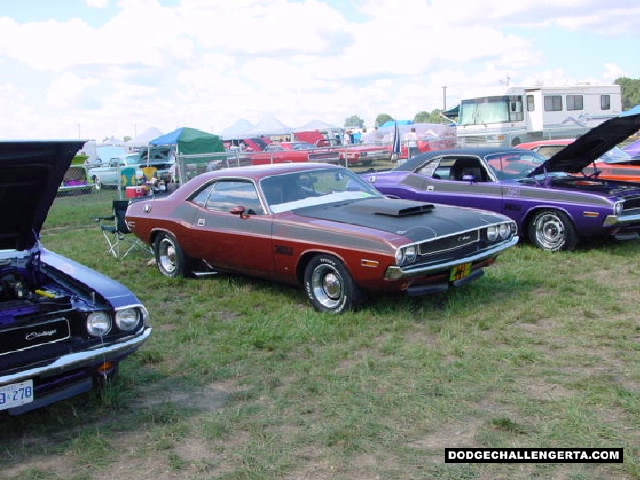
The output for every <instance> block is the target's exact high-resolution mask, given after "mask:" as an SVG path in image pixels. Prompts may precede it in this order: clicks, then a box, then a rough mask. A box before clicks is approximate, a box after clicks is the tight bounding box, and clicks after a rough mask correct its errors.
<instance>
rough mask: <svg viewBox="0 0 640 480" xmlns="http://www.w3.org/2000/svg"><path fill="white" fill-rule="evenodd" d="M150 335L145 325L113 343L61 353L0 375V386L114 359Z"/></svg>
mask: <svg viewBox="0 0 640 480" xmlns="http://www.w3.org/2000/svg"><path fill="white" fill-rule="evenodd" d="M150 335H151V327H147V328H145V329H144V330H143V331H142V334H140V335H138V336H136V337H133V338H130V339H128V340H125V341H123V342H121V343H115V344H113V345H107V346H101V347H98V348H95V349H92V350H85V351H82V352H78V353H70V354H69V355H63V356H61V357H60V358H58V359H57V360H55V361H54V362H51V363H50V364H48V365H45V366H42V367H36V368H30V369H29V370H23V371H21V372H18V373H13V374H11V375H3V376H0V386H2V385H6V384H9V383H16V382H21V381H23V380H27V379H29V378H37V377H47V376H51V375H56V374H58V373H62V372H64V371H66V370H72V369H76V368H82V367H87V366H91V365H95V364H96V363H98V362H106V361H109V360H115V359H117V358H119V357H122V356H123V355H126V354H130V353H133V352H135V351H136V350H137V349H138V348H139V347H140V346H141V345H142V344H143V343H144V342H145V341H146V340H147V339H148V338H149V336H150Z"/></svg>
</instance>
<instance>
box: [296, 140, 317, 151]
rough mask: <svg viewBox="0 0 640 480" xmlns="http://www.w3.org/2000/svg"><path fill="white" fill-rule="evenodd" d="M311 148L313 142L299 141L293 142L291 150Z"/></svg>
mask: <svg viewBox="0 0 640 480" xmlns="http://www.w3.org/2000/svg"><path fill="white" fill-rule="evenodd" d="M312 148H313V143H307V142H300V143H294V144H293V150H310V149H312Z"/></svg>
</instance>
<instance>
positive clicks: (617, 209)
mask: <svg viewBox="0 0 640 480" xmlns="http://www.w3.org/2000/svg"><path fill="white" fill-rule="evenodd" d="M622 205H623V202H616V203H615V205H614V206H613V213H614V214H615V215H620V214H621V213H622Z"/></svg>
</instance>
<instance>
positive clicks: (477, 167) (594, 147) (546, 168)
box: [363, 115, 640, 251]
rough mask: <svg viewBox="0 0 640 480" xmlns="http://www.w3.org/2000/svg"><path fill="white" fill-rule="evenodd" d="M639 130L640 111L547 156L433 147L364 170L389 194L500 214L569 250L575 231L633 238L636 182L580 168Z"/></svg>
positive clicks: (531, 236) (542, 242)
mask: <svg viewBox="0 0 640 480" xmlns="http://www.w3.org/2000/svg"><path fill="white" fill-rule="evenodd" d="M638 129H640V115H629V116H620V117H617V118H613V119H610V120H607V121H606V122H604V123H602V124H601V125H599V126H597V127H595V128H593V129H592V130H590V131H589V132H587V133H586V134H584V135H583V136H581V137H580V138H578V139H577V140H576V141H575V142H573V143H572V144H570V145H569V146H567V147H566V148H564V149H562V150H561V151H560V152H558V153H557V154H555V155H554V156H552V157H551V158H549V159H545V158H544V157H542V156H541V155H538V154H537V153H535V152H532V151H526V150H522V149H515V148H513V149H512V148H499V147H496V148H475V149H472V148H466V149H457V150H436V151H430V152H426V153H424V154H421V155H417V156H416V157H414V158H412V159H411V160H409V161H408V162H406V163H403V164H401V165H398V166H397V167H395V168H394V169H393V170H391V171H387V172H371V173H367V174H365V175H363V176H364V178H365V179H367V180H368V181H369V182H371V183H372V184H373V185H375V187H376V188H377V189H378V190H379V191H380V192H382V193H384V194H385V195H387V196H390V197H397V198H405V199H412V200H420V201H428V202H434V203H444V204H449V205H457V206H463V207H475V208H482V209H485V210H493V211H496V212H500V213H503V214H505V215H507V216H509V217H511V218H512V219H513V220H515V221H516V222H517V224H518V231H519V232H521V234H520V237H521V238H525V239H528V240H529V241H530V242H531V243H532V244H534V245H535V246H537V247H539V248H541V249H543V250H550V251H558V250H572V249H573V248H575V246H576V244H577V243H578V240H579V239H580V237H597V236H601V237H602V236H610V237H614V238H616V239H620V240H624V239H634V238H638V236H639V234H640V184H639V183H629V182H617V181H610V180H601V179H598V174H597V171H596V172H594V173H593V174H590V175H584V174H582V173H581V172H582V170H583V169H584V168H585V167H587V166H588V165H589V164H591V163H592V162H593V161H594V160H596V159H597V158H599V157H600V156H602V155H603V154H604V153H605V152H607V151H608V150H610V149H611V148H613V147H614V146H615V145H617V144H618V143H620V142H622V141H623V140H625V139H626V138H628V137H629V136H630V135H632V134H634V133H635V132H637V131H638Z"/></svg>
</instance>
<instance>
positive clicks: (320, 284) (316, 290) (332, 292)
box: [311, 264, 343, 309]
mask: <svg viewBox="0 0 640 480" xmlns="http://www.w3.org/2000/svg"><path fill="white" fill-rule="evenodd" d="M311 288H313V296H314V297H315V298H316V299H317V300H318V302H319V303H320V304H322V306H323V307H325V308H328V309H334V308H336V306H337V305H338V304H339V302H340V300H341V299H342V296H343V292H342V278H341V277H340V274H339V273H338V271H337V270H336V269H335V268H334V267H332V266H331V265H328V264H321V265H318V266H317V267H316V268H315V269H314V270H313V275H312V277H311Z"/></svg>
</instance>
